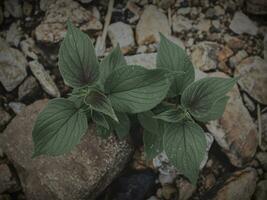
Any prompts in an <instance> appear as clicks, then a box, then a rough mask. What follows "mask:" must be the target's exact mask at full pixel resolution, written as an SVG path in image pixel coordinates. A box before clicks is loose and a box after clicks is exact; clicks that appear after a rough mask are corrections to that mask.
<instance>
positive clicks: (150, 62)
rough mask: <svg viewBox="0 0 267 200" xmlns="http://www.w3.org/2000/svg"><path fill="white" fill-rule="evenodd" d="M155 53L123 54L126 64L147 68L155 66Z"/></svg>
mask: <svg viewBox="0 0 267 200" xmlns="http://www.w3.org/2000/svg"><path fill="white" fill-rule="evenodd" d="M156 55H157V54H156V53H147V54H137V55H133V56H125V59H126V62H127V64H128V65H141V66H144V67H145V68H148V69H154V68H156Z"/></svg>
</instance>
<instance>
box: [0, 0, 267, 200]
mask: <svg viewBox="0 0 267 200" xmlns="http://www.w3.org/2000/svg"><path fill="white" fill-rule="evenodd" d="M107 11H108V1H105V0H100V1H97V0H93V1H92V0H76V1H75V0H40V1H38V0H3V1H1V2H0V200H11V199H14V200H15V199H19V200H24V199H27V200H37V199H38V200H43V199H61V200H63V199H64V200H71V199H77V200H78V199H94V198H96V197H97V196H98V197H97V199H98V200H102V199H106V200H143V199H147V200H148V199H149V200H187V199H191V200H197V199H205V200H206V199H216V200H249V199H254V200H263V199H267V107H266V105H267V89H266V88H267V3H266V1H264V0H247V1H244V0H229V1H228V0H227V1H226V0H217V1H214V0H177V1H175V0H162V1H159V0H132V1H115V4H114V6H113V9H112V17H111V21H110V23H109V24H107V29H106V30H107V37H106V40H105V42H104V43H103V40H102V39H103V35H105V34H103V32H105V31H103V29H105V28H104V27H105V21H106V19H107V18H106V15H107ZM68 18H70V20H71V21H72V22H73V23H74V24H75V25H76V26H78V27H79V28H80V29H81V30H83V31H85V32H86V33H88V35H89V36H90V37H91V38H92V39H93V41H94V42H95V43H97V45H96V46H97V49H96V51H97V53H98V55H99V57H101V56H103V55H105V54H107V53H108V52H110V50H111V49H112V48H113V47H114V46H116V44H117V43H119V44H120V46H121V48H122V51H123V53H124V54H125V56H126V59H127V62H128V63H129V64H131V63H132V64H141V65H144V66H145V67H148V68H153V67H154V66H155V61H156V60H155V59H156V57H155V56H156V51H157V47H158V42H159V35H158V32H159V31H160V32H161V33H163V34H164V35H166V36H167V37H168V38H169V39H171V40H172V41H173V42H175V43H176V44H178V45H179V46H181V47H182V48H184V49H186V51H187V53H188V54H189V55H190V56H191V59H192V62H193V64H194V66H195V68H196V71H197V77H196V78H201V77H205V76H223V77H225V76H235V77H236V76H240V77H241V78H240V79H239V81H238V85H237V86H236V87H235V88H234V89H233V90H232V91H231V92H230V93H229V96H230V100H229V102H228V104H227V107H226V110H225V113H224V115H223V116H222V117H221V118H220V119H219V120H217V121H212V122H210V123H208V124H207V125H206V132H207V140H208V143H209V144H210V145H209V147H208V148H207V154H206V158H205V159H204V160H203V162H202V166H201V169H202V170H201V174H200V178H199V181H198V183H197V185H196V186H193V185H191V184H190V183H189V182H188V181H187V180H186V179H185V178H184V177H183V176H182V175H180V174H179V172H177V171H176V170H175V169H174V168H173V167H172V166H171V165H169V164H168V160H167V158H166V156H165V155H164V154H160V155H159V156H157V157H156V158H155V159H154V160H153V161H145V159H144V153H143V148H142V141H141V139H140V138H142V132H141V131H140V129H139V128H138V127H133V129H132V139H128V140H127V141H118V140H117V139H116V138H115V137H110V138H108V139H106V140H102V139H100V138H98V137H97V136H96V135H95V134H94V132H95V129H94V126H93V125H92V126H91V127H90V128H89V130H88V132H89V133H91V134H87V135H86V136H85V137H84V138H83V140H82V142H81V144H80V145H78V146H77V147H76V148H75V149H74V150H73V151H72V152H71V153H70V154H69V155H64V156H59V157H56V158H54V157H45V156H42V157H40V158H37V159H31V153H32V140H31V129H32V126H33V123H34V120H35V118H36V116H37V113H38V112H39V111H40V110H41V109H42V108H43V107H44V106H45V105H46V103H47V99H50V98H53V97H59V96H66V94H67V93H68V92H69V91H70V88H68V87H67V86H65V85H64V83H63V80H62V78H61V76H60V74H59V71H58V66H57V54H58V48H59V42H60V41H61V40H62V38H63V37H64V34H65V32H66V26H65V25H66V21H67V19H68ZM101 41H102V44H104V46H101ZM99 44H100V45H99Z"/></svg>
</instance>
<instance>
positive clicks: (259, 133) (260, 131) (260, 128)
mask: <svg viewBox="0 0 267 200" xmlns="http://www.w3.org/2000/svg"><path fill="white" fill-rule="evenodd" d="M257 118H258V136H259V146H260V148H261V145H262V124H261V108H260V104H257Z"/></svg>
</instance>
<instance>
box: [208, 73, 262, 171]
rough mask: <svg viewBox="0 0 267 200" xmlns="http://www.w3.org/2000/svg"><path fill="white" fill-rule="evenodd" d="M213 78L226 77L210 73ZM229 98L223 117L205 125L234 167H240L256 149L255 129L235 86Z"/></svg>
mask: <svg viewBox="0 0 267 200" xmlns="http://www.w3.org/2000/svg"><path fill="white" fill-rule="evenodd" d="M210 76H213V77H226V75H225V74H223V73H220V72H215V73H211V74H210ZM228 96H229V97H230V99H229V101H228V103H227V105H226V108H225V111H224V114H223V116H222V117H221V118H220V119H218V120H215V121H211V122H209V123H208V124H207V128H208V130H209V131H210V133H212V134H213V136H214V138H215V140H216V141H217V143H218V144H219V145H220V146H221V147H222V150H223V151H224V152H225V153H226V155H227V156H228V158H229V159H230V161H231V163H232V164H233V165H234V166H237V167H242V166H243V165H244V164H246V163H247V162H249V161H250V160H251V159H252V158H253V156H254V154H255V152H256V149H257V146H258V139H257V129H256V127H255V124H254V123H253V120H252V118H251V116H250V115H249V112H248V110H247V109H246V107H245V106H244V105H243V102H242V98H241V96H240V93H239V91H238V88H237V86H235V87H234V88H233V89H232V90H231V91H230V92H229V93H228Z"/></svg>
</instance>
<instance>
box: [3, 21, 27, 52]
mask: <svg viewBox="0 0 267 200" xmlns="http://www.w3.org/2000/svg"><path fill="white" fill-rule="evenodd" d="M22 36H23V33H22V30H21V27H20V23H19V22H13V23H12V24H11V25H10V27H9V29H8V31H7V34H6V41H7V42H8V43H9V44H10V45H12V46H15V47H18V45H19V42H20V40H21V38H22Z"/></svg>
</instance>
